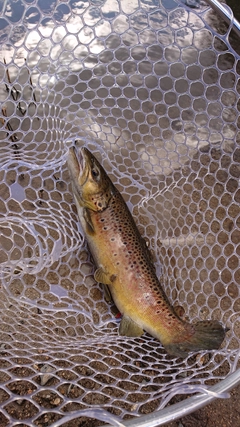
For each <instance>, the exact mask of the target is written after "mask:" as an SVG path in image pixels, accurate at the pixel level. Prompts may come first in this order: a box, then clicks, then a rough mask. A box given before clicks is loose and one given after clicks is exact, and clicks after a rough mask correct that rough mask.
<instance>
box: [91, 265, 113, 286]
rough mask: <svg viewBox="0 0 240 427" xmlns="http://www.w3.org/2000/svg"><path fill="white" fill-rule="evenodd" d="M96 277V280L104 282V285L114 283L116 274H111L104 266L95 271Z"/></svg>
mask: <svg viewBox="0 0 240 427" xmlns="http://www.w3.org/2000/svg"><path fill="white" fill-rule="evenodd" d="M94 279H95V280H96V282H99V283H103V284H104V285H112V284H113V283H114V281H115V280H116V275H115V274H109V273H108V272H106V271H104V270H103V269H102V267H99V268H98V269H97V270H96V271H95V273H94Z"/></svg>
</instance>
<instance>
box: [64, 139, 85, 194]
mask: <svg viewBox="0 0 240 427" xmlns="http://www.w3.org/2000/svg"><path fill="white" fill-rule="evenodd" d="M85 151H86V150H85V148H84V147H78V146H77V145H76V143H75V145H73V146H71V147H70V148H69V154H68V166H69V170H70V172H71V175H72V177H73V180H74V181H75V182H76V181H78V183H79V184H80V185H81V186H82V185H84V184H85V182H86V181H87V179H88V173H89V171H88V169H89V168H88V167H87V161H86V155H85Z"/></svg>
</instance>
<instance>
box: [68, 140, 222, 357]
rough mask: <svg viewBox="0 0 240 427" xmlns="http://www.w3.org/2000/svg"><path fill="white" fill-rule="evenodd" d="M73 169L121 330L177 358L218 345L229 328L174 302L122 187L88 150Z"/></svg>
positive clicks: (72, 153) (75, 153)
mask: <svg viewBox="0 0 240 427" xmlns="http://www.w3.org/2000/svg"><path fill="white" fill-rule="evenodd" d="M68 168H69V172H70V176H71V180H72V188H73V194H74V199H75V203H76V207H77V211H78V216H79V219H80V222H81V225H82V227H83V230H84V232H85V236H86V238H87V241H88V245H89V248H90V251H91V253H92V256H93V258H94V261H95V263H96V271H95V279H96V280H97V281H98V282H101V283H103V284H104V285H105V288H106V293H107V294H108V295H110V298H112V299H113V301H114V303H115V305H116V306H117V308H118V310H119V312H120V313H121V314H122V320H121V323H120V327H119V333H120V334H121V335H126V336H141V335H142V334H143V333H144V331H146V332H148V333H149V334H151V335H152V336H154V337H156V338H157V339H159V341H160V342H161V343H162V345H163V346H164V347H165V349H166V351H167V352H168V353H169V354H171V355H173V356H177V357H186V356H187V354H188V353H189V352H192V351H199V350H212V349H217V348H219V346H220V345H221V343H222V341H223V339H224V337H225V332H226V330H225V329H224V328H223V327H222V325H221V324H220V323H219V322H217V321H211V320H210V321H203V322H198V323H196V324H195V325H192V324H190V323H188V322H186V321H184V320H183V319H182V318H181V317H180V316H179V311H178V310H176V311H175V310H174V308H173V307H172V306H171V305H170V303H169V301H168V299H167V297H166V295H165V293H164V290H163V289H162V287H161V285H160V283H159V280H158V278H157V276H156V273H155V268H154V265H153V262H152V258H151V254H150V252H149V250H148V248H147V246H146V243H145V240H144V239H143V238H142V237H141V235H140V233H139V231H138V228H137V226H136V224H135V222H134V220H133V218H132V215H131V213H130V211H129V209H128V207H127V205H126V203H125V201H124V199H123V197H122V196H121V194H120V193H119V191H118V190H117V189H116V187H115V186H114V185H113V183H112V182H111V180H110V178H109V177H108V175H107V174H106V172H105V171H104V169H103V167H102V166H101V165H100V164H99V162H98V161H97V159H96V158H95V157H94V156H93V155H92V154H91V153H90V152H89V151H88V150H87V149H86V148H77V147H71V148H70V150H69V156H68Z"/></svg>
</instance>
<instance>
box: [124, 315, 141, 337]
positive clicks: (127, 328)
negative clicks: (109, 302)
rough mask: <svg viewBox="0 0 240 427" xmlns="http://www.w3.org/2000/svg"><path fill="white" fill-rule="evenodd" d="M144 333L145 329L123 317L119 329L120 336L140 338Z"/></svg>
mask: <svg viewBox="0 0 240 427" xmlns="http://www.w3.org/2000/svg"><path fill="white" fill-rule="evenodd" d="M143 333H144V331H143V329H142V328H141V327H140V326H139V325H138V324H137V323H136V322H134V321H133V320H132V319H130V317H128V316H123V318H122V320H121V323H120V327H119V335H124V336H126V337H140V336H141V335H142V334H143Z"/></svg>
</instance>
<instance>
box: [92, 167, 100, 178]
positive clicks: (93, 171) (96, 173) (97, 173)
mask: <svg viewBox="0 0 240 427" xmlns="http://www.w3.org/2000/svg"><path fill="white" fill-rule="evenodd" d="M92 176H93V178H97V177H98V176H99V171H98V170H97V169H94V168H93V169H92Z"/></svg>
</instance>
